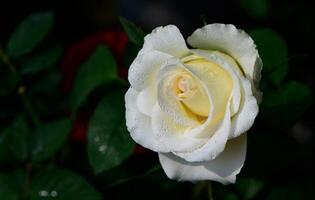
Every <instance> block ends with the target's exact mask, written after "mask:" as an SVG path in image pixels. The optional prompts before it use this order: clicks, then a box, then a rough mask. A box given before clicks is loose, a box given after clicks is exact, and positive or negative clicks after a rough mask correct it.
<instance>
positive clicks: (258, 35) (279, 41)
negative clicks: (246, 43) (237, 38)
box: [249, 28, 288, 86]
mask: <svg viewBox="0 0 315 200" xmlns="http://www.w3.org/2000/svg"><path fill="white" fill-rule="evenodd" d="M249 34H250V35H251V37H252V38H253V39H254V41H255V44H256V45H257V48H258V51H259V55H260V56H261V59H262V61H263V64H264V67H263V73H265V78H267V79H268V80H269V81H270V82H271V83H273V84H275V85H277V86H279V85H280V84H281V82H282V81H283V80H284V78H285V76H286V75H287V72H288V49H287V45H286V42H285V40H284V39H283V38H282V37H281V36H280V35H279V34H277V33H276V32H274V31H273V30H271V29H268V28H261V29H255V30H252V31H250V32H249Z"/></svg>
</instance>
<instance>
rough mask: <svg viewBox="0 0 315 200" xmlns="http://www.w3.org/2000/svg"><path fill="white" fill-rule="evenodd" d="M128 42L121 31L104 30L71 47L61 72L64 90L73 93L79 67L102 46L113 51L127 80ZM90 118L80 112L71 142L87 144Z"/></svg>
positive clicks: (62, 63)
mask: <svg viewBox="0 0 315 200" xmlns="http://www.w3.org/2000/svg"><path fill="white" fill-rule="evenodd" d="M127 42H128V38H127V36H126V34H125V33H124V32H122V31H119V30H104V31H101V32H98V33H96V34H94V35H91V36H88V37H86V38H85V39H82V40H80V41H78V42H76V43H74V44H72V45H70V46H69V47H68V49H67V50H66V52H65V55H64V58H63V59H62V61H61V71H62V73H63V81H62V89H63V90H64V91H65V92H70V91H71V89H72V87H73V83H74V79H75V76H76V72H77V71H78V69H79V66H80V65H81V64H82V63H83V62H84V61H85V60H86V59H87V58H88V57H89V56H90V55H91V54H92V53H93V52H94V50H95V49H96V47H97V46H98V45H101V44H104V45H106V46H107V47H108V48H109V49H110V50H111V52H112V53H113V56H114V57H115V60H116V63H117V65H118V73H119V75H120V77H121V78H125V79H126V78H127V69H126V68H125V67H124V66H123V57H124V53H125V47H126V44H127ZM89 118H90V113H88V112H80V113H79V114H78V115H77V116H76V119H75V121H74V123H73V129H72V133H71V135H70V139H71V141H76V142H83V143H84V142H86V133H87V124H88V121H89Z"/></svg>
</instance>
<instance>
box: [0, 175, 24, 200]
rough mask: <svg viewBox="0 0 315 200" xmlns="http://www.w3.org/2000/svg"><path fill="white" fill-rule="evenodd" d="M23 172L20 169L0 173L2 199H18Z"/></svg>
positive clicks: (0, 194) (22, 181) (0, 195)
mask: <svg viewBox="0 0 315 200" xmlns="http://www.w3.org/2000/svg"><path fill="white" fill-rule="evenodd" d="M24 179H25V174H24V172H23V171H22V170H14V171H12V172H7V173H0V197H1V199H3V200H18V199H20V193H21V191H22V187H23V183H24Z"/></svg>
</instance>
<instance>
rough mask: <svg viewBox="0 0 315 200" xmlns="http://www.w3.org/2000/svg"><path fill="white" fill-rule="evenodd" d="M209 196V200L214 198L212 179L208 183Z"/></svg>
mask: <svg viewBox="0 0 315 200" xmlns="http://www.w3.org/2000/svg"><path fill="white" fill-rule="evenodd" d="M208 196H209V200H214V198H213V195H212V184H211V182H210V181H209V184H208Z"/></svg>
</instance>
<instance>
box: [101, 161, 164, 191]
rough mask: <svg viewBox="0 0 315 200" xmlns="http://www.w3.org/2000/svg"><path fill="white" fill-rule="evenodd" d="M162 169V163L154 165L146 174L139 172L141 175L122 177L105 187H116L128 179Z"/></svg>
mask: <svg viewBox="0 0 315 200" xmlns="http://www.w3.org/2000/svg"><path fill="white" fill-rule="evenodd" d="M159 169H161V166H160V165H156V166H154V167H152V168H151V169H149V170H148V171H147V172H146V173H144V174H139V175H135V176H130V177H127V178H123V179H120V180H118V181H115V182H114V183H111V184H109V185H106V186H105V189H108V188H112V187H115V186H117V185H120V184H123V183H126V182H128V181H131V180H135V179H138V178H141V177H143V176H146V175H148V174H151V173H153V172H155V171H157V170H159Z"/></svg>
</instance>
